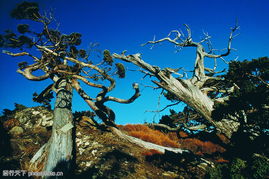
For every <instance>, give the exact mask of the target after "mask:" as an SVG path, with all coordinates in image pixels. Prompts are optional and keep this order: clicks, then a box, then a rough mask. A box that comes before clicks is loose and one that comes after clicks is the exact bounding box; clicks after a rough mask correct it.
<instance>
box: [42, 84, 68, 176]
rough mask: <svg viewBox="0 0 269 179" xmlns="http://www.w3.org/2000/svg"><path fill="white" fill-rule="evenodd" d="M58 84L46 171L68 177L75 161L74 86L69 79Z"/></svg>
mask: <svg viewBox="0 0 269 179" xmlns="http://www.w3.org/2000/svg"><path fill="white" fill-rule="evenodd" d="M57 83H58V84H57V85H56V90H57V91H56V93H57V97H56V102H55V109H54V119H53V126H52V135H51V138H50V140H49V142H48V145H49V149H48V157H47V160H46V164H45V168H44V171H61V172H64V175H67V174H68V171H69V170H70V167H71V162H72V159H73V156H72V150H73V139H72V128H73V116H72V111H71V107H72V95H73V94H72V86H71V84H70V82H69V81H68V80H67V79H59V81H58V82H57Z"/></svg>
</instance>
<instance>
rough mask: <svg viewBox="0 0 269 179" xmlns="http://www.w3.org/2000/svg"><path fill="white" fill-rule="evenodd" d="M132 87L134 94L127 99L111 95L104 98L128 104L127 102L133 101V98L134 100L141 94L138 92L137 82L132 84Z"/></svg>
mask: <svg viewBox="0 0 269 179" xmlns="http://www.w3.org/2000/svg"><path fill="white" fill-rule="evenodd" d="M133 88H134V90H135V94H134V95H133V96H132V97H131V98H129V99H120V98H115V97H112V96H107V97H106V98H105V101H115V102H118V103H125V104H129V103H131V102H133V101H134V100H136V99H137V98H138V97H139V96H140V95H141V94H140V92H139V86H138V84H137V83H134V84H133Z"/></svg>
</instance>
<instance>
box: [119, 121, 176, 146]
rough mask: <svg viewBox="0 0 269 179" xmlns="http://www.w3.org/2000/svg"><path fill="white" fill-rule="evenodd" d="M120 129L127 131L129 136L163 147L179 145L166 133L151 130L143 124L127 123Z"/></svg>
mask: <svg viewBox="0 0 269 179" xmlns="http://www.w3.org/2000/svg"><path fill="white" fill-rule="evenodd" d="M121 129H122V130H125V131H127V132H128V134H129V135H130V136H133V137H136V138H139V139H142V140H144V141H147V142H151V143H154V144H157V145H161V146H165V147H179V144H178V143H177V142H176V141H173V140H171V139H170V138H169V136H168V135H167V134H164V133H162V132H160V131H158V130H153V129H151V128H149V127H148V126H145V125H130V124H128V125H125V126H122V127H121Z"/></svg>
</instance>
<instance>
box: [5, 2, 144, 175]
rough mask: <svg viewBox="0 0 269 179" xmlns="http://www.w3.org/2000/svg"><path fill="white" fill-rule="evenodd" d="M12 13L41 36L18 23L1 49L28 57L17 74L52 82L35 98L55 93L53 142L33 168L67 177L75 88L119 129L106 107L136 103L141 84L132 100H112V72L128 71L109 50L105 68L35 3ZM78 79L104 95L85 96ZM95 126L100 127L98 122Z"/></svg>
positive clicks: (77, 37) (39, 154)
mask: <svg viewBox="0 0 269 179" xmlns="http://www.w3.org/2000/svg"><path fill="white" fill-rule="evenodd" d="M11 15H12V16H13V17H14V18H16V19H28V20H32V21H33V23H37V24H38V25H39V27H40V32H36V31H32V30H31V28H30V26H29V25H28V24H20V25H18V29H17V30H18V33H14V32H12V31H10V30H9V31H6V33H5V34H3V35H1V36H0V44H1V46H2V47H4V48H5V49H8V48H11V49H18V50H19V51H20V52H16V53H14V52H10V51H7V50H3V53H5V54H7V55H9V56H12V57H17V58H20V57H22V56H26V57H29V59H28V62H21V63H19V68H18V70H17V72H18V73H20V74H22V75H23V76H24V77H25V78H26V79H28V80H32V81H43V80H51V81H52V84H51V85H49V86H48V87H47V88H45V90H44V91H43V92H41V93H40V94H39V95H37V94H35V100H37V101H42V99H46V98H47V97H48V95H49V94H51V93H52V92H55V93H56V102H55V108H54V118H53V126H52V135H51V138H50V139H49V141H48V142H47V143H46V144H45V145H44V146H43V147H41V149H40V150H39V151H38V152H37V153H36V154H35V156H34V157H33V158H32V160H31V166H30V170H31V171H63V172H64V174H65V175H67V174H68V172H69V171H70V168H71V164H72V160H73V148H74V146H73V145H74V142H73V137H72V130H73V127H74V121H73V116H72V97H73V89H75V90H77V92H78V93H79V95H80V96H81V97H82V98H83V99H84V100H85V102H86V103H87V104H88V105H89V106H90V107H91V109H92V110H93V111H94V112H95V113H96V115H97V116H98V117H99V118H100V119H102V121H103V122H104V123H105V124H106V125H109V126H115V124H114V120H115V114H114V112H113V110H112V109H110V108H109V107H108V106H106V105H105V103H106V102H107V101H114V102H118V103H131V102H133V101H134V100H135V99H137V98H138V97H139V96H140V92H139V87H138V84H136V83H134V84H133V89H134V95H133V96H132V97H131V98H130V99H126V100H125V99H120V98H116V97H113V96H109V95H108V94H109V92H110V91H112V90H113V89H114V88H115V85H116V82H115V79H114V78H113V74H118V76H119V77H124V72H125V70H124V66H123V65H122V64H121V63H117V64H116V65H115V63H114V61H113V59H112V57H111V55H110V52H109V51H108V50H105V51H104V58H103V61H102V62H101V63H100V64H93V63H92V62H91V61H90V60H89V57H88V55H87V52H86V51H85V50H83V49H78V48H77V46H78V45H80V43H81V34H79V33H71V34H69V35H66V34H63V33H61V32H59V31H58V30H56V29H55V28H51V26H52V22H53V20H54V19H53V17H52V16H51V15H46V16H45V15H41V13H40V12H39V8H38V4H36V3H29V2H23V3H21V4H18V6H17V7H16V8H15V9H14V10H13V11H12V13H11ZM30 61H31V62H30ZM29 63H30V64H29ZM114 76H115V75H114ZM79 81H81V82H82V83H84V85H86V86H90V87H92V88H98V89H100V92H99V93H98V94H97V95H96V96H95V97H92V94H91V96H90V95H88V94H86V92H85V91H84V90H83V89H82V86H81V85H80V83H79ZM106 81H107V82H106ZM49 96H51V95H49ZM95 123H96V125H98V123H97V122H96V121H95Z"/></svg>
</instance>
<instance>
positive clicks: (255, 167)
mask: <svg viewBox="0 0 269 179" xmlns="http://www.w3.org/2000/svg"><path fill="white" fill-rule="evenodd" d="M251 171H252V176H253V178H268V177H269V161H268V159H267V158H266V157H264V156H254V157H253V161H252V166H251Z"/></svg>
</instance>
